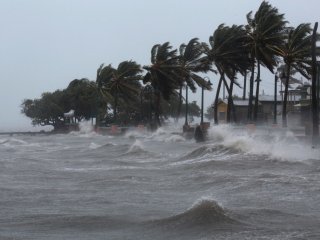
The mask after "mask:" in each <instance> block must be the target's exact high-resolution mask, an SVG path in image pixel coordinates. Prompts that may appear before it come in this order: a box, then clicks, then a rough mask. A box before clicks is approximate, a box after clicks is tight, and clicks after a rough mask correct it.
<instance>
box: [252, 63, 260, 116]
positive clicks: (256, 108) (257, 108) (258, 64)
mask: <svg viewBox="0 0 320 240" xmlns="http://www.w3.org/2000/svg"><path fill="white" fill-rule="evenodd" d="M257 66H258V73H257V79H256V82H257V86H256V98H255V101H254V111H253V120H254V122H257V119H258V110H259V90H260V89H259V88H260V60H258V63H257Z"/></svg>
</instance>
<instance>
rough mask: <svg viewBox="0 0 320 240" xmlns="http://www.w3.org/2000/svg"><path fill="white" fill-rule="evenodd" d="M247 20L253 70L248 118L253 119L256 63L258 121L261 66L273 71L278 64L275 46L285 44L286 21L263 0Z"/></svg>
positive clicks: (256, 108)
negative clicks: (255, 70)
mask: <svg viewBox="0 0 320 240" xmlns="http://www.w3.org/2000/svg"><path fill="white" fill-rule="evenodd" d="M247 22H248V25H247V26H246V29H247V34H248V37H249V38H248V40H249V41H248V46H249V48H250V57H251V71H252V72H251V78H250V88H249V108H248V120H249V121H251V120H252V108H253V104H252V101H253V87H254V86H253V85H254V69H255V64H256V65H257V77H256V80H255V81H256V94H255V95H256V97H255V105H254V106H255V107H254V116H253V119H254V121H256V120H257V113H258V101H259V90H260V89H259V88H260V81H261V79H260V66H261V65H263V66H265V67H267V68H268V69H269V70H270V71H271V72H272V73H273V69H274V67H276V66H277V57H276V55H275V54H276V52H275V48H276V47H277V46H280V45H281V44H283V41H284V37H285V35H284V28H285V25H286V21H285V20H284V14H279V12H278V9H277V8H275V7H272V6H271V5H270V4H269V3H268V2H266V1H263V2H262V3H261V5H260V7H259V9H258V11H257V12H256V13H255V15H254V17H253V18H252V12H249V13H248V14H247Z"/></svg>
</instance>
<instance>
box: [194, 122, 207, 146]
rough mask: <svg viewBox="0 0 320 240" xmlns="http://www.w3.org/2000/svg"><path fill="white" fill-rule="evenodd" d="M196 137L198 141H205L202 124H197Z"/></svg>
mask: <svg viewBox="0 0 320 240" xmlns="http://www.w3.org/2000/svg"><path fill="white" fill-rule="evenodd" d="M194 139H195V140H196V142H204V140H205V139H204V132H203V130H202V127H201V126H197V127H196V130H195V132H194Z"/></svg>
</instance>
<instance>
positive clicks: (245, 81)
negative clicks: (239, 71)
mask: <svg viewBox="0 0 320 240" xmlns="http://www.w3.org/2000/svg"><path fill="white" fill-rule="evenodd" d="M246 88H247V71H246V72H245V74H244V79H243V95H242V100H246Z"/></svg>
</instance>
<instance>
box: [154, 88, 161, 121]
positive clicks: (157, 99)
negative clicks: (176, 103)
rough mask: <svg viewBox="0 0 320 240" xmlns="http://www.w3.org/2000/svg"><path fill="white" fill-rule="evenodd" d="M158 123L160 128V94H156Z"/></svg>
mask: <svg viewBox="0 0 320 240" xmlns="http://www.w3.org/2000/svg"><path fill="white" fill-rule="evenodd" d="M155 118H156V123H157V125H158V126H159V127H160V126H161V122H160V92H159V91H157V92H156V112H155Z"/></svg>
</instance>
